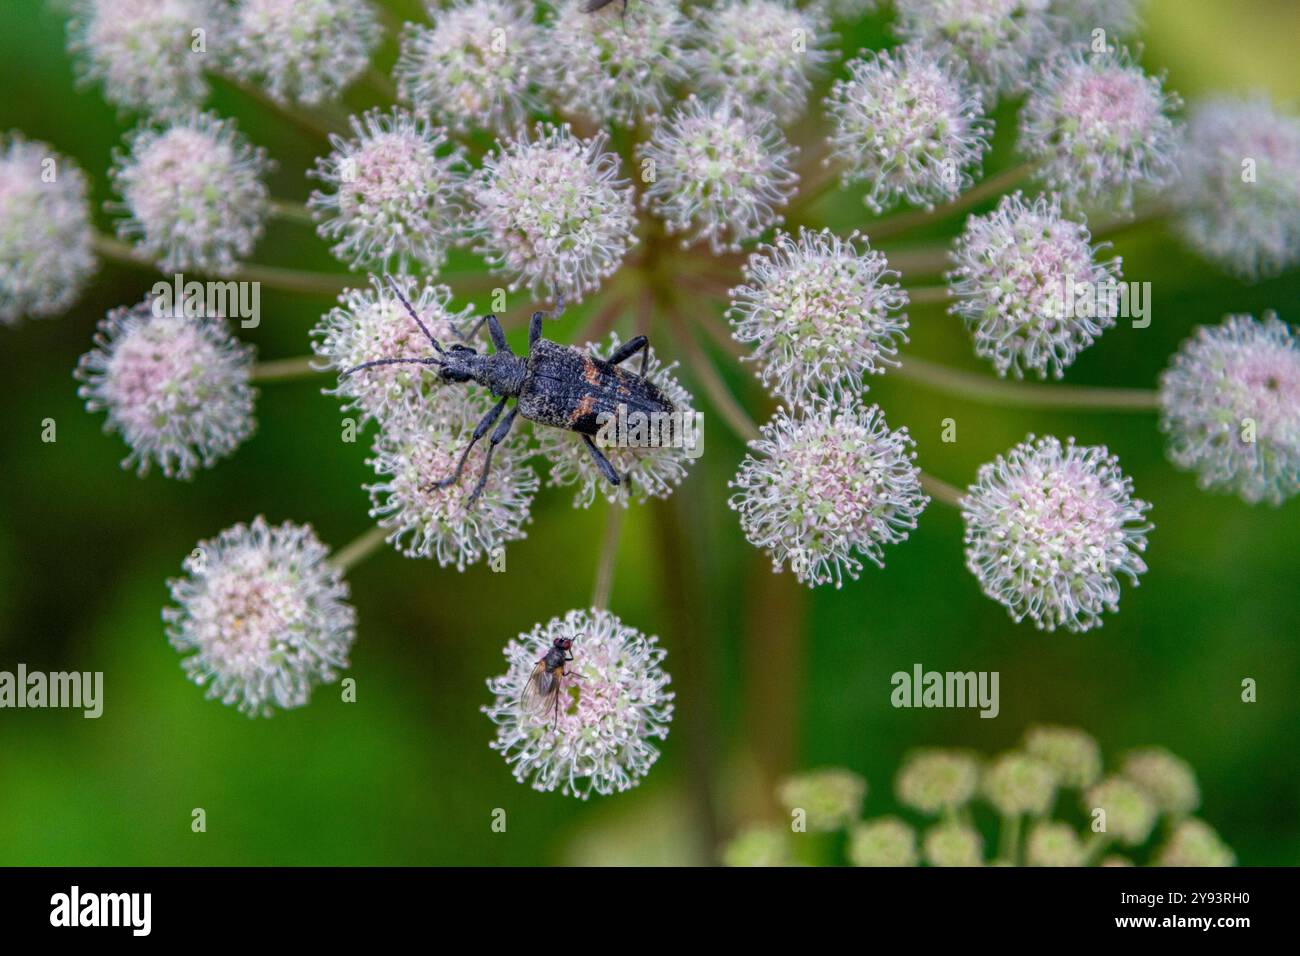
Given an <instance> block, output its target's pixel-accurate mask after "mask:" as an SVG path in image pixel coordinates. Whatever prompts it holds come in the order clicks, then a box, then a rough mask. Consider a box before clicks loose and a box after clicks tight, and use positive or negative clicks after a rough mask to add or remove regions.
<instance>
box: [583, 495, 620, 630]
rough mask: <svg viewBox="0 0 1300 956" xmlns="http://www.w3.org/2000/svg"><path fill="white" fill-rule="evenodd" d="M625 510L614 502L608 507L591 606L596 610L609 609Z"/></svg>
mask: <svg viewBox="0 0 1300 956" xmlns="http://www.w3.org/2000/svg"><path fill="white" fill-rule="evenodd" d="M625 510H626V509H625V508H623V506H622V505H619V504H616V503H614V502H610V503H609V504H608V505H607V506H606V512H605V537H604V540H603V541H602V542H601V545H600V558H599V560H598V561H597V563H596V583H595V585H594V586H593V587H592V590H591V606H592V607H593V608H594V609H596V610H608V609H609V595H610V592H611V591H612V590H613V589H614V565H615V564H617V562H618V542H619V536H620V532H621V531H622V529H623V512H624V511H625Z"/></svg>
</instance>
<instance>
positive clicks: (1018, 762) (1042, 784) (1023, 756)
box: [980, 750, 1057, 817]
mask: <svg viewBox="0 0 1300 956" xmlns="http://www.w3.org/2000/svg"><path fill="white" fill-rule="evenodd" d="M1056 786H1057V780H1056V772H1055V771H1054V770H1052V767H1051V765H1050V764H1048V763H1047V762H1046V761H1043V760H1039V759H1038V758H1037V757H1033V756H1030V755H1029V754H1027V753H1021V752H1019V751H1014V750H1013V751H1008V752H1007V753H1004V754H1002V755H1001V756H998V757H995V758H994V759H993V761H992V762H991V763H990V764H989V765H988V766H987V767H986V768H985V769H984V776H983V779H982V780H981V781H980V789H981V790H982V791H983V793H984V796H985V798H986V799H987V800H988V802H989V803H990V804H992V806H993V808H994V809H995V810H997V811H998V813H1000V814H1002V815H1003V816H1004V817H1015V816H1019V815H1020V814H1022V813H1028V814H1031V815H1032V816H1036V817H1041V816H1045V815H1046V814H1047V813H1048V812H1049V811H1051V809H1052V801H1053V800H1054V799H1055V797H1056Z"/></svg>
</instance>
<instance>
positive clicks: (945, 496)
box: [921, 471, 963, 508]
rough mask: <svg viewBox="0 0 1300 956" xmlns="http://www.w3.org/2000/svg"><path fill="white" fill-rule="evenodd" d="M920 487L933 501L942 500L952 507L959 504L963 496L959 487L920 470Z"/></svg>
mask: <svg viewBox="0 0 1300 956" xmlns="http://www.w3.org/2000/svg"><path fill="white" fill-rule="evenodd" d="M921 489H922V490H923V491H924V492H925V493H926V494H927V495H929V496H930V497H931V498H933V499H934V500H935V501H942V502H943V503H944V504H946V505H952V506H953V507H954V508H957V507H960V506H961V499H962V497H963V495H962V491H961V489H960V488H957V487H954V486H953V485H950V484H948V482H946V481H944V480H943V479H942V478H936V477H935V476H934V475H931V474H928V473H926V472H924V471H923V472H921Z"/></svg>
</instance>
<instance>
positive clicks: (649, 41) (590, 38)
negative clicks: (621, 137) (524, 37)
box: [546, 0, 695, 126]
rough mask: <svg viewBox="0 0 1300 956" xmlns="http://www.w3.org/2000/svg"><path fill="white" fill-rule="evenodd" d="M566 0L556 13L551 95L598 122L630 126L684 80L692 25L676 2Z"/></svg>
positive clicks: (551, 43) (551, 40) (549, 81)
mask: <svg viewBox="0 0 1300 956" xmlns="http://www.w3.org/2000/svg"><path fill="white" fill-rule="evenodd" d="M583 6H585V0H565V2H563V3H560V4H559V5H558V7H557V9H556V11H555V13H554V15H553V17H552V20H551V28H550V32H549V38H548V40H547V43H546V48H547V50H548V53H549V60H550V63H549V70H550V72H549V76H548V79H547V81H546V87H547V93H548V94H549V96H550V98H551V100H552V101H553V102H555V103H556V104H560V105H562V106H563V108H564V109H565V110H566V111H568V110H573V111H574V112H576V113H578V114H579V115H581V116H584V117H586V118H587V119H589V120H591V121H592V122H593V123H597V124H601V125H606V124H614V125H617V126H628V125H631V124H633V123H635V122H636V121H637V120H639V119H641V118H642V117H644V116H647V115H648V114H651V113H655V112H658V111H659V110H662V109H663V108H664V107H665V106H666V105H667V104H668V103H669V101H670V91H671V89H672V87H673V86H676V85H677V84H679V83H681V82H682V81H683V80H685V79H686V77H687V44H688V43H690V42H691V40H692V39H693V37H694V33H695V30H694V27H693V24H692V22H691V21H689V20H688V19H687V18H686V17H685V16H684V15H683V14H682V11H681V7H680V3H679V0H646V2H644V3H636V2H635V0H634V2H632V3H629V4H628V5H627V10H626V12H625V11H624V10H623V9H622V5H621V4H620V3H618V2H614V3H610V4H609V5H607V6H605V7H602V8H601V9H599V10H596V11H594V12H590V13H588V12H584V11H583V9H582V8H583Z"/></svg>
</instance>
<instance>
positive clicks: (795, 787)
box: [776, 767, 867, 833]
mask: <svg viewBox="0 0 1300 956" xmlns="http://www.w3.org/2000/svg"><path fill="white" fill-rule="evenodd" d="M866 796H867V781H866V780H864V779H862V777H860V776H859V775H858V774H856V773H854V772H853V771H851V770H845V769H843V768H841V767H826V768H824V769H822V770H813V771H810V772H808V773H802V774H799V775H798V776H794V777H787V778H786V779H784V780H782V781H781V783H780V784H779V785H778V786H777V790H776V799H777V800H778V801H779V802H780V804H781V806H783V807H785V808H786V810H788V811H790V812H792V813H793V812H795V811H797V810H802V811H803V813H804V822H805V823H806V824H807V827H808V832H810V833H830V832H832V831H835V830H840V829H843V828H844V827H845V826H847V825H848V824H849V823H851V822H852V821H853V820H855V819H856V818H857V816H858V814H859V813H861V812H862V801H863V800H864V799H865V798H866Z"/></svg>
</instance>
